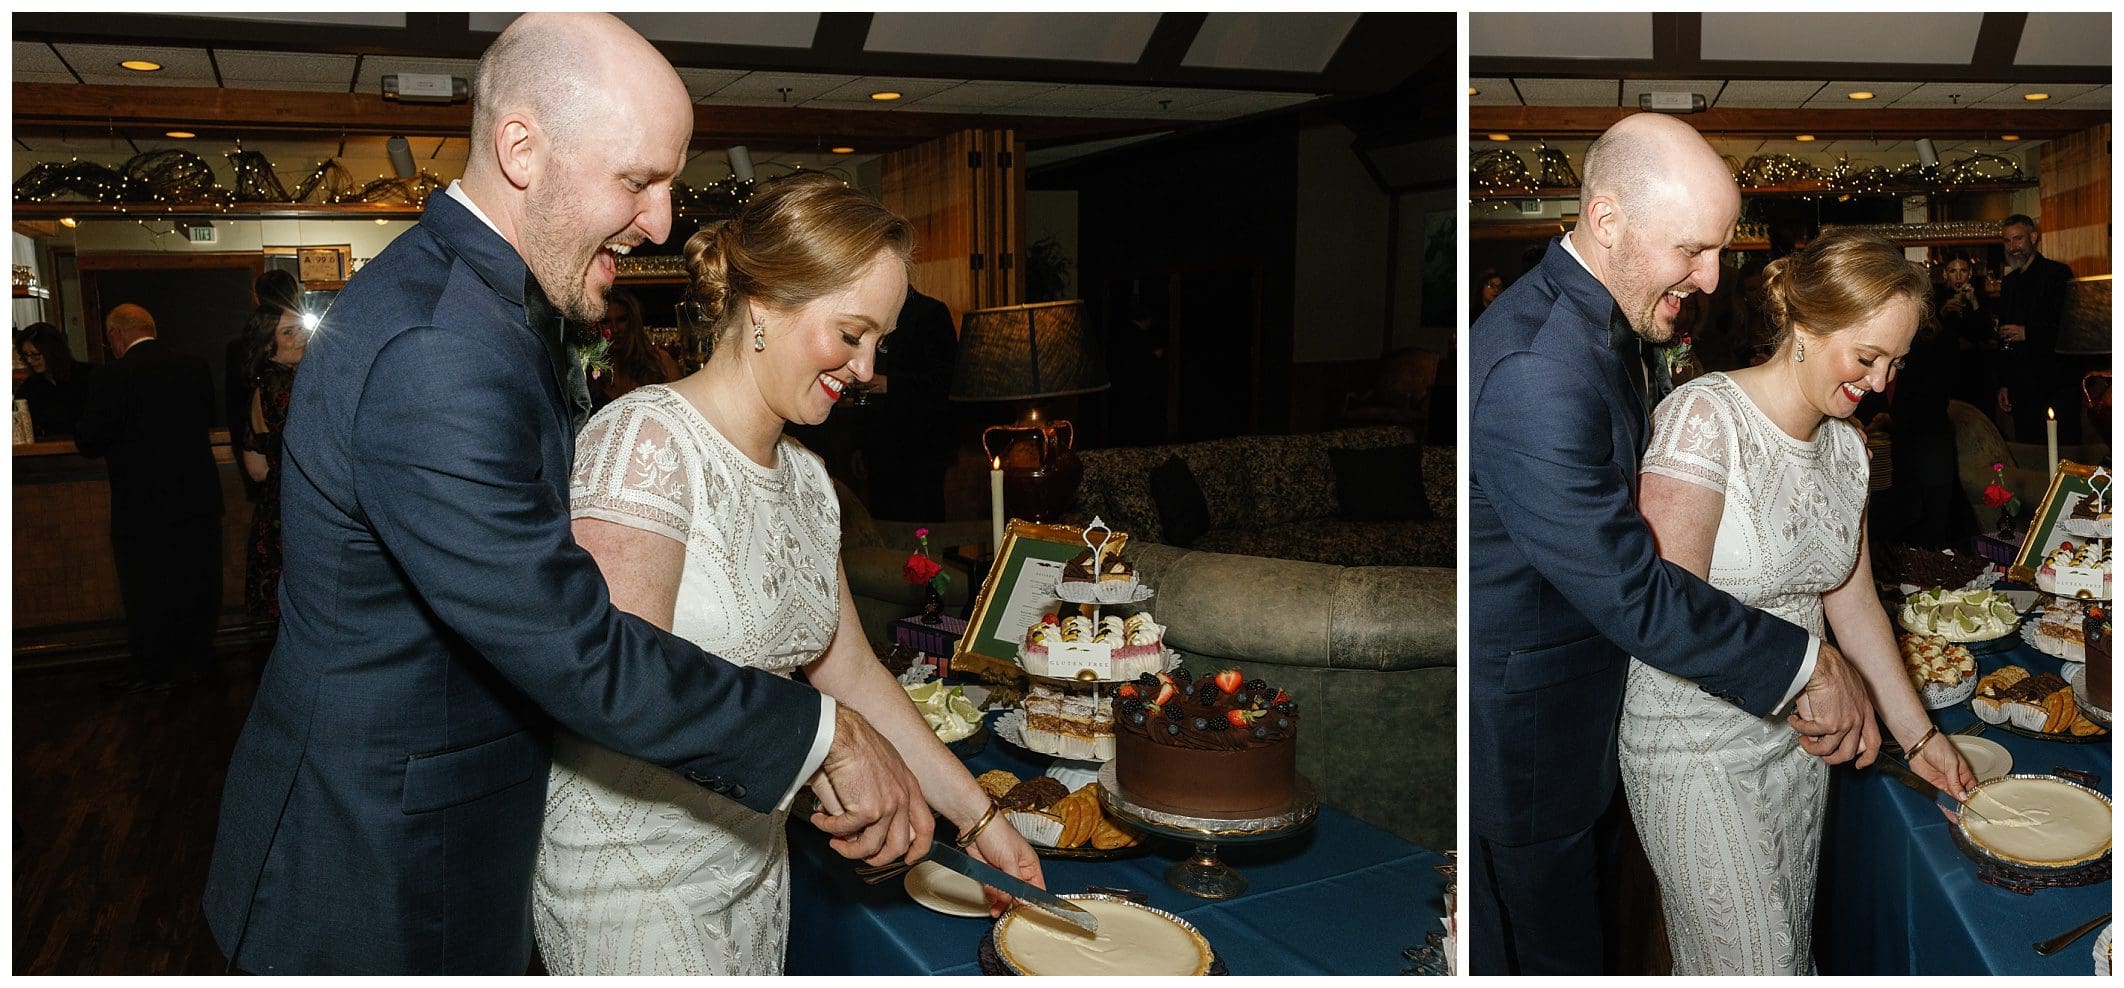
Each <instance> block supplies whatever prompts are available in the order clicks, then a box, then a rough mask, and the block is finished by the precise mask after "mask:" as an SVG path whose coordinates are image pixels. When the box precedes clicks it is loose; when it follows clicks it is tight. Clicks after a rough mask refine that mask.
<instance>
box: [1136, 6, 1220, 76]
mask: <svg viewBox="0 0 2124 988" xmlns="http://www.w3.org/2000/svg"><path fill="white" fill-rule="evenodd" d="M1206 20H1209V15H1208V14H1185V13H1183V14H1173V13H1167V14H1161V15H1159V17H1158V26H1157V27H1154V28H1152V29H1151V36H1150V40H1149V41H1147V42H1145V43H1144V45H1143V54H1142V56H1141V57H1139V58H1137V59H1136V67H1137V68H1138V69H1140V70H1142V71H1143V72H1144V73H1145V74H1146V75H1148V76H1149V77H1150V78H1153V79H1161V78H1171V77H1172V75H1173V73H1175V72H1176V71H1178V70H1179V68H1180V60H1181V59H1183V58H1186V57H1187V50H1188V49H1189V48H1192V47H1194V44H1195V36H1196V35H1197V34H1200V33H1202V22H1204V21H1206Z"/></svg>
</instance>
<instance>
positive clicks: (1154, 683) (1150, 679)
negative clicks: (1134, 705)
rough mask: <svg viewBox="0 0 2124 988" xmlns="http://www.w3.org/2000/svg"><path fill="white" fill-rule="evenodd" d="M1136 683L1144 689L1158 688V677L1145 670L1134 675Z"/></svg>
mask: <svg viewBox="0 0 2124 988" xmlns="http://www.w3.org/2000/svg"><path fill="white" fill-rule="evenodd" d="M1136 685H1138V686H1141V687H1143V688H1145V689H1150V690H1155V689H1157V688H1158V677H1157V676H1154V675H1151V674H1150V673H1147V672H1146V673H1144V674H1143V675H1141V676H1137V677H1136Z"/></svg>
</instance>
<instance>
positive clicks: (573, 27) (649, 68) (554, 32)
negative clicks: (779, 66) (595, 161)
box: [470, 13, 692, 165]
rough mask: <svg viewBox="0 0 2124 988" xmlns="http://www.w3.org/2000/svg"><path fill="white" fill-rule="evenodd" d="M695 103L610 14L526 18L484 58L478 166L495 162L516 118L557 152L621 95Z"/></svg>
mask: <svg viewBox="0 0 2124 988" xmlns="http://www.w3.org/2000/svg"><path fill="white" fill-rule="evenodd" d="M631 94H639V95H643V96H645V97H648V98H649V99H650V101H651V102H652V103H654V102H656V101H657V100H659V99H660V98H668V97H672V96H674V95H675V96H676V98H677V100H678V101H679V102H680V103H684V104H687V105H689V106H690V104H691V103H692V99H691V97H689V96H688V95H687V94H686V86H685V83H683V82H681V81H680V80H679V77H678V73H677V72H676V71H673V70H672V68H671V63H669V62H667V61H665V60H664V56H663V54H662V53H661V52H659V51H657V50H656V48H655V46H653V45H651V44H650V43H649V42H648V41H647V40H646V39H644V38H643V37H642V36H641V35H639V34H637V33H635V31H634V29H633V28H631V27H628V26H627V25H626V23H625V22H624V21H621V20H620V19H619V18H617V17H614V16H612V15H610V14H565V13H532V14H525V15H524V16H522V17H519V18H517V19H516V20H515V21H514V22H512V23H511V24H510V25H509V27H508V29H507V30H504V31H503V32H502V33H501V36H500V37H498V38H496V39H494V44H492V45H491V46H489V47H488V48H487V52H486V54H485V55H482V56H481V57H480V60H479V71H478V73H477V74H476V77H475V78H474V79H473V82H472V141H471V150H472V155H471V162H470V164H471V165H479V164H483V163H484V162H485V161H486V160H487V159H491V158H492V157H493V148H494V130H495V125H496V124H497V123H498V122H499V121H500V120H501V119H502V118H504V117H506V116H508V115H510V114H512V113H513V114H523V115H525V116H528V117H530V118H531V120H533V121H534V122H536V123H537V124H538V126H539V127H540V128H541V129H542V130H543V131H544V132H545V133H546V134H547V135H548V139H549V140H550V141H551V142H552V144H553V145H554V146H555V147H565V146H568V145H570V144H572V143H574V142H575V141H576V140H578V139H579V138H581V137H582V136H584V134H585V133H586V132H587V128H588V127H589V126H590V125H592V124H595V123H597V122H598V121H599V120H600V119H601V118H603V117H605V116H606V115H607V113H608V111H609V110H610V108H611V104H612V100H613V98H614V97H616V96H620V95H631Z"/></svg>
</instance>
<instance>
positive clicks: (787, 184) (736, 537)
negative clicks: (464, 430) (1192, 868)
mask: <svg viewBox="0 0 2124 988" xmlns="http://www.w3.org/2000/svg"><path fill="white" fill-rule="evenodd" d="M912 239H913V237H912V232H911V231H910V229H909V228H908V226H907V223H906V221H905V220H902V219H901V218H900V217H898V216H896V215H894V214H893V213H891V212H890V211H888V210H886V209H885V208H884V207H883V206H881V205H879V204H878V203H877V202H876V201H875V200H873V199H871V198H870V197H868V196H866V195H864V194H862V193H860V192H855V191H851V190H849V189H848V188H846V187H844V186H843V185H842V183H841V182H839V181H837V180H834V179H831V178H829V177H827V176H825V175H816V174H814V175H799V176H795V177H791V178H788V179H784V180H781V181H779V182H777V183H775V184H774V185H772V186H769V187H768V188H766V189H764V190H762V191H761V192H760V193H759V194H757V195H755V196H753V197H752V199H751V200H749V201H748V202H747V203H746V204H745V205H744V207H743V208H742V209H741V210H740V211H739V213H738V215H737V216H736V217H735V218H733V219H731V220H730V221H729V222H728V223H726V224H724V225H723V226H721V227H720V228H715V227H710V228H704V229H703V230H701V232H699V233H697V234H695V235H694V236H693V238H692V239H691V240H689V241H687V243H686V266H687V270H688V272H689V275H690V282H691V297H692V298H693V300H694V303H695V304H696V305H697V306H698V307H699V310H700V314H701V315H702V316H703V317H704V318H703V320H702V322H703V324H704V325H707V326H711V327H713V329H714V343H715V345H714V348H713V350H712V353H713V355H714V356H713V357H712V359H710V360H709V361H708V363H707V365H706V366H704V367H703V368H702V369H701V370H700V371H698V372H696V373H694V374H692V375H690V376H688V377H686V378H684V379H681V380H679V381H676V382H673V383H672V384H670V385H651V386H648V387H643V388H639V389H636V390H635V391H632V392H630V393H628V394H626V395H624V396H622V397H620V398H618V399H617V400H615V401H613V402H612V404H610V405H609V406H607V407H606V408H604V409H603V410H602V411H600V412H599V413H598V414H597V415H596V416H595V417H593V418H592V419H591V420H590V423H589V424H588V426H586V427H585V428H584V430H583V433H582V436H581V437H580V439H579V440H578V441H577V444H576V460H575V472H574V476H573V477H572V478H571V479H570V482H569V491H570V496H571V498H572V500H573V506H572V511H573V514H574V517H575V537H576V540H577V541H578V542H580V543H581V544H582V545H583V546H584V548H586V549H588V550H589V551H590V553H591V554H592V555H593V556H595V557H596V558H597V561H598V565H599V568H601V569H602V570H603V571H604V574H605V578H606V581H607V582H608V583H609V584H611V588H612V600H613V603H614V604H616V605H617V606H619V607H620V608H622V609H623V610H628V611H632V612H634V613H636V614H639V615H641V616H642V617H644V618H646V619H648V620H649V621H651V622H652V623H654V624H656V625H657V626H658V627H662V628H666V629H668V630H670V631H672V632H674V633H676V634H678V635H680V636H682V637H685V638H687V639H690V640H692V641H693V642H695V643H697V644H699V645H700V646H701V647H702V648H703V649H706V650H707V651H709V652H713V653H715V654H717V655H720V656H722V657H724V658H726V659H729V660H730V661H732V662H737V663H741V664H745V665H751V666H757V667H761V668H765V669H771V670H774V671H776V672H779V673H783V674H788V673H791V672H794V671H796V670H798V669H802V670H803V671H804V675H805V678H806V679H807V680H808V681H809V682H810V683H811V684H812V685H813V686H816V687H818V689H819V690H820V691H822V692H824V693H826V694H828V695H830V696H832V697H833V698H834V699H835V700H836V701H838V702H840V703H844V704H847V705H849V706H850V707H853V708H855V710H856V711H857V712H858V713H861V714H862V715H863V717H864V718H866V719H867V720H869V721H870V723H871V724H873V725H874V726H875V727H876V728H877V730H878V732H879V733H880V734H882V735H883V736H884V737H885V738H886V739H888V740H889V741H891V742H892V744H893V746H894V747H895V748H897V749H898V750H899V753H900V755H901V757H902V758H904V759H905V760H906V762H907V765H908V767H909V768H910V769H912V770H913V771H914V773H915V776H916V778H917V779H918V780H919V781H920V782H921V785H922V790H923V793H924V794H925V795H926V797H927V798H928V801H929V803H930V805H931V806H932V807H934V808H935V809H936V810H937V811H938V812H940V813H942V814H943V815H944V816H945V817H946V818H948V819H949V820H950V821H951V822H952V823H953V824H954V825H955V826H956V829H957V831H958V833H959V834H960V839H961V841H962V844H961V846H964V847H966V848H967V850H968V851H970V852H971V853H973V854H974V855H976V856H978V857H980V858H981V859H982V860H985V861H987V862H988V863H989V864H992V865H995V866H997V867H999V868H1001V869H1003V870H1004V871H1007V872H1010V873H1012V874H1015V875H1019V876H1021V877H1023V878H1025V879H1027V880H1029V881H1031V882H1033V883H1035V884H1039V883H1040V882H1041V875H1040V865H1039V859H1038V858H1037V857H1035V855H1034V853H1033V851H1032V848H1031V847H1030V846H1028V845H1027V844H1026V843H1025V841H1024V839H1023V838H1022V837H1020V836H1019V835H1018V833H1017V831H1015V830H1013V829H1011V827H1010V826H1009V825H1007V824H1002V823H999V822H998V819H999V817H1000V815H999V814H996V813H994V812H993V811H992V809H991V807H992V804H991V802H990V800H989V798H988V796H987V795H986V794H985V793H983V792H982V791H981V789H980V788H979V787H978V786H976V785H975V784H974V781H973V778H972V777H971V776H970V775H968V774H967V772H966V769H965V767H964V766H963V765H961V764H960V763H959V760H958V759H957V758H956V757H954V756H953V755H952V754H951V752H950V751H949V750H947V749H946V748H945V747H944V746H943V744H942V743H940V742H938V741H937V739H936V736H935V735H934V734H932V733H931V732H930V730H929V727H928V726H927V725H926V724H925V723H924V721H923V719H922V717H921V715H920V714H919V713H917V712H916V711H915V708H914V705H913V704H912V703H910V702H909V701H908V699H907V694H906V693H905V692H904V691H903V690H901V688H900V687H899V685H898V684H897V683H896V682H894V680H893V678H892V676H891V675H890V674H889V673H887V672H886V670H885V667H884V666H883V665H881V664H879V662H878V660H877V657H876V656H875V655H874V654H872V652H871V650H870V646H869V645H868V643H866V642H865V640H864V638H863V632H862V628H861V627H860V625H859V624H858V622H857V619H856V612H855V606H854V603H853V601H852V599H851V597H850V596H849V592H848V589H847V579H846V574H845V573H843V572H842V571H841V569H840V566H839V562H838V560H839V558H840V534H841V527H840V508H839V503H838V501H836V499H835V496H834V489H833V485H832V482H831V481H830V480H828V479H827V476H826V469H825V466H824V465H823V464H822V463H821V462H820V460H819V458H818V457H817V456H815V455H813V454H812V453H810V452H808V451H806V450H805V449H803V448H802V447H801V446H798V445H796V444H795V443H794V442H792V441H790V440H788V439H785V438H783V436H782V427H783V426H784V425H785V424H786V423H790V422H801V423H807V424H817V423H819V422H822V421H824V420H825V419H826V416H827V415H828V414H829V413H830V412H832V410H833V407H834V404H835V402H836V401H837V400H838V399H839V398H840V395H841V392H842V391H843V390H844V389H845V388H847V387H848V386H849V385H850V384H851V383H853V382H857V381H863V380H867V379H868V378H869V377H870V373H871V364H872V361H873V359H874V357H875V355H876V353H877V352H878V351H879V350H880V349H882V348H883V346H884V342H885V337H886V336H888V335H889V334H891V332H892V331H893V328H894V326H893V323H894V320H895V319H897V318H898V314H899V311H900V305H901V303H902V301H903V300H904V299H905V297H906V294H907V262H908V256H909V253H910V250H911V248H912ZM821 798H822V800H826V799H827V794H826V793H823V792H822V794H821ZM828 805H829V806H832V805H833V804H832V803H831V801H830V800H828ZM786 819H787V813H786V812H777V813H772V814H758V813H754V812H752V811H751V810H748V809H746V808H745V807H743V806H741V805H739V804H738V803H736V802H734V801H731V800H727V799H724V798H722V797H721V796H718V795H715V794H714V793H712V792H711V791H709V790H708V789H704V788H702V787H701V786H699V785H696V784H694V783H693V782H690V781H688V780H686V779H684V778H681V777H680V776H678V775H677V774H676V773H673V772H671V771H670V770H668V769H664V768H660V767H658V766H655V765H651V764H649V763H646V762H641V761H637V760H635V759H632V758H628V757H626V756H624V755H620V754H617V753H615V752H612V751H608V750H605V749H603V748H599V747H597V746H595V745H593V744H591V743H590V742H588V741H585V740H583V739H581V738H578V737H573V736H569V735H565V734H564V735H562V736H560V737H559V738H557V739H556V740H555V742H554V748H553V771H552V777H551V780H550V784H549V787H548V790H547V797H546V817H545V829H544V839H543V841H542V843H541V846H540V849H539V858H538V870H537V879H536V883H535V885H534V892H533V895H534V902H535V908H534V910H533V915H534V925H535V927H536V933H537V937H538V947H539V952H540V954H541V956H543V957H544V959H545V963H546V966H547V968H548V969H549V970H550V971H552V972H553V973H555V974H779V973H781V970H782V964H783V953H784V948H785V945H786V943H787V939H788V927H789V889H788V873H789V865H788V853H787V848H786V846H785V838H784V829H783V828H784V822H785V820H786ZM943 833H944V831H943V828H942V827H939V834H940V836H941V835H942V834H943Z"/></svg>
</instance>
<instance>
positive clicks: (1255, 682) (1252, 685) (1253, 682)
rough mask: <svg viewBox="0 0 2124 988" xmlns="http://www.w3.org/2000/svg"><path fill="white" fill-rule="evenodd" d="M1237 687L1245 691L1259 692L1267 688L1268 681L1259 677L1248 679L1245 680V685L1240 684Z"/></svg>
mask: <svg viewBox="0 0 2124 988" xmlns="http://www.w3.org/2000/svg"><path fill="white" fill-rule="evenodd" d="M1239 688H1240V689H1243V690H1245V691H1247V692H1248V693H1259V692H1262V691H1263V690H1266V689H1268V683H1266V682H1263V681H1261V680H1259V679H1249V680H1247V681H1246V685H1244V686H1241V687H1239Z"/></svg>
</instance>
